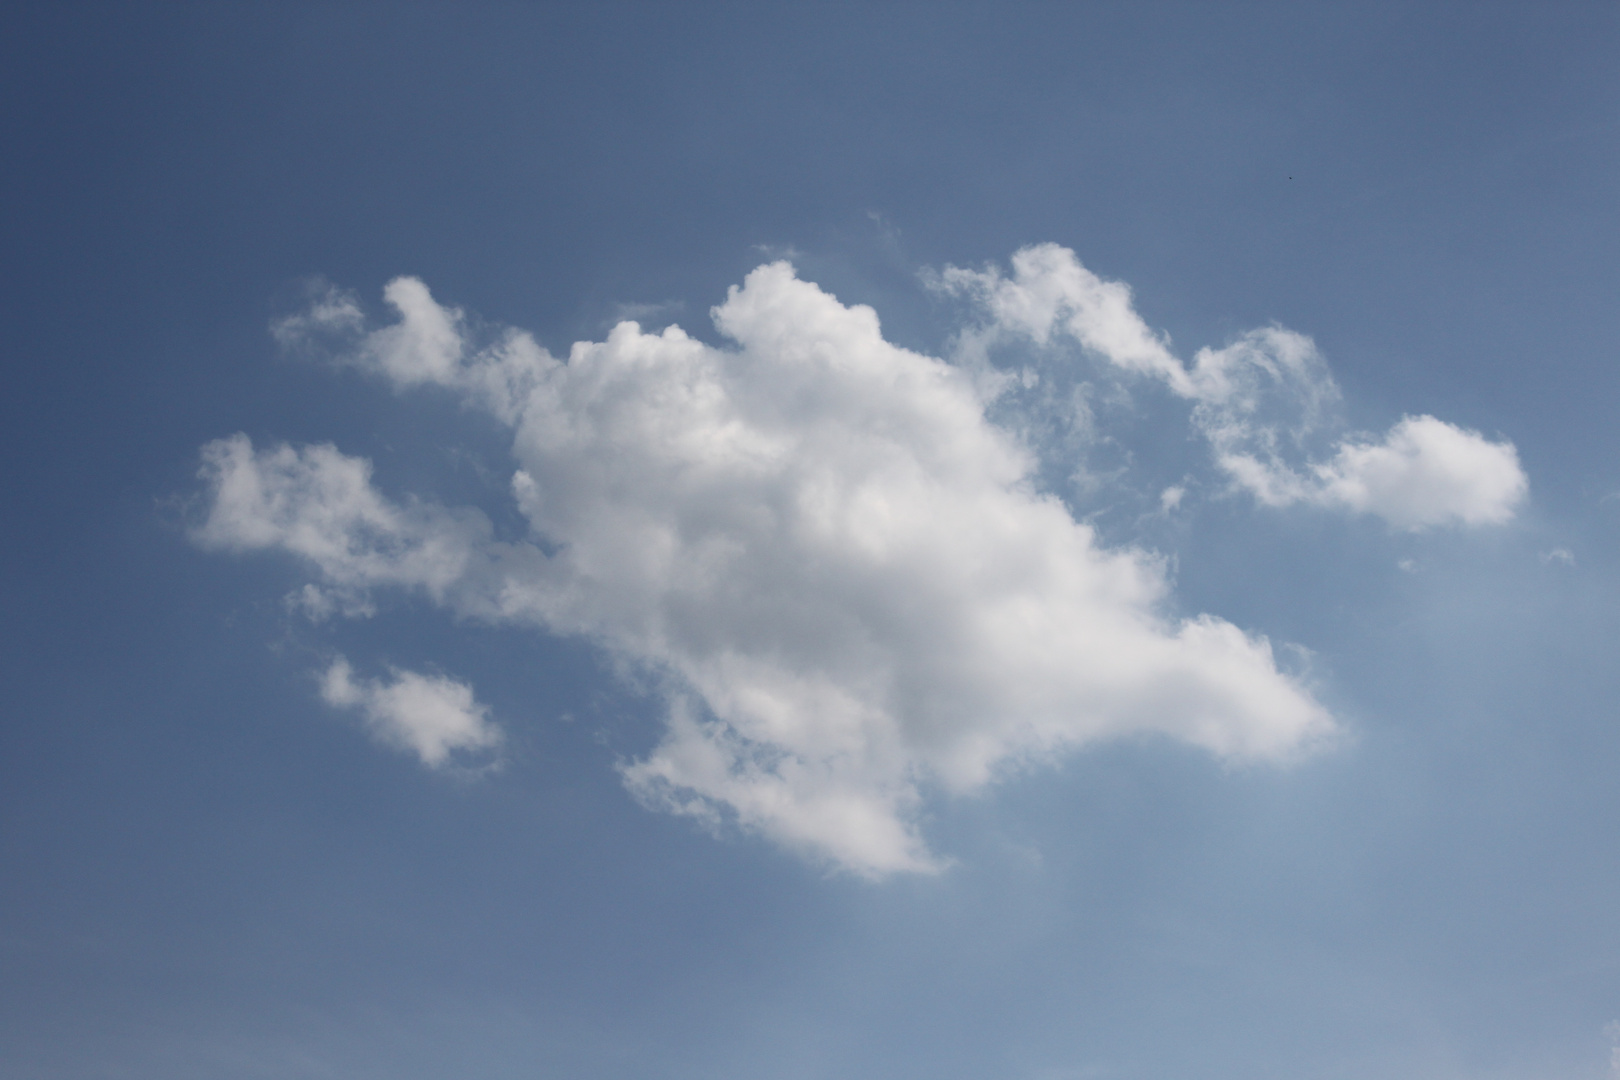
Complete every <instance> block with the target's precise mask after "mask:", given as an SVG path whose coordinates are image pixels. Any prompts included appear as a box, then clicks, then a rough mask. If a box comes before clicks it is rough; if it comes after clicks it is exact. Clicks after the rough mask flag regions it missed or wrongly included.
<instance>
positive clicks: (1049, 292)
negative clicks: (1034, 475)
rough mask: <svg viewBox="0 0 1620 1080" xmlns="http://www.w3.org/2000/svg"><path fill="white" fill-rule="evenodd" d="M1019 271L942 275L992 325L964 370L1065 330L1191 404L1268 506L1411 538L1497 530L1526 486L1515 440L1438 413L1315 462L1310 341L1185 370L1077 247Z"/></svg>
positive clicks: (1349, 440)
mask: <svg viewBox="0 0 1620 1080" xmlns="http://www.w3.org/2000/svg"><path fill="white" fill-rule="evenodd" d="M1012 268H1013V274H1012V276H1011V277H1010V278H1008V277H1006V276H1004V275H1003V274H1002V273H1001V271H1000V270H999V269H998V268H996V267H993V266H992V267H988V268H986V269H985V270H982V271H980V270H964V269H961V268H959V267H948V268H946V270H945V271H944V272H943V273H942V274H941V275H939V278H938V282H937V283H938V286H939V287H940V288H942V289H943V290H945V291H947V292H952V293H957V294H962V295H967V296H969V297H971V298H973V299H974V300H975V301H976V302H977V303H978V305H979V306H980V307H981V309H982V310H983V312H984V313H985V315H986V316H987V320H988V321H986V322H985V323H983V324H981V325H979V326H977V327H974V328H972V329H970V330H968V331H966V332H964V334H963V335H962V337H961V339H960V343H959V344H960V350H961V352H962V354H963V358H964V359H965V360H966V361H967V362H968V363H970V364H972V365H974V366H976V367H982V366H983V365H984V364H986V363H987V359H986V358H987V356H988V351H989V349H990V348H991V347H993V346H994V345H995V344H997V343H998V342H1001V341H1005V340H1007V339H1009V338H1019V337H1022V338H1028V339H1032V340H1034V341H1035V342H1037V343H1040V344H1045V343H1047V342H1048V341H1050V340H1051V338H1052V337H1053V335H1054V334H1058V333H1062V334H1067V335H1068V336H1069V337H1072V338H1073V339H1074V340H1075V341H1077V342H1079V344H1080V345H1082V346H1083V347H1084V348H1085V349H1086V350H1088V351H1089V352H1090V353H1091V354H1093V355H1095V356H1098V357H1100V358H1102V359H1103V360H1105V361H1106V362H1107V363H1109V364H1110V365H1112V366H1113V367H1115V368H1118V369H1120V370H1121V371H1124V372H1130V373H1133V374H1137V375H1147V376H1151V377H1153V378H1156V379H1158V380H1159V381H1161V382H1162V383H1163V384H1164V385H1165V386H1167V387H1168V388H1169V389H1170V390H1171V391H1172V392H1173V393H1175V394H1176V395H1178V396H1180V397H1182V398H1184V399H1187V400H1189V401H1191V402H1192V403H1193V411H1192V423H1193V427H1194V428H1195V429H1196V430H1197V431H1199V432H1200V433H1201V434H1202V435H1203V436H1204V437H1205V438H1206V439H1207V440H1208V441H1209V444H1210V447H1211V449H1212V451H1213V452H1214V456H1215V461H1216V463H1217V464H1218V465H1219V466H1220V468H1221V469H1222V470H1223V471H1225V472H1226V473H1227V475H1228V476H1229V477H1230V478H1231V480H1232V481H1233V482H1234V483H1235V484H1236V485H1237V486H1238V487H1240V488H1242V489H1245V490H1247V491H1248V492H1250V493H1251V494H1252V495H1253V496H1254V497H1255V498H1256V499H1257V500H1258V501H1260V502H1261V503H1263V504H1265V505H1268V506H1286V505H1289V504H1292V503H1306V504H1311V505H1316V506H1321V507H1327V508H1333V509H1340V510H1347V511H1350V512H1353V513H1368V514H1374V515H1377V516H1378V517H1381V518H1383V519H1384V520H1385V521H1387V522H1389V523H1390V524H1391V525H1392V526H1394V527H1395V528H1398V529H1407V530H1414V531H1415V530H1421V529H1426V528H1429V527H1432V526H1437V525H1498V524H1501V523H1503V522H1506V521H1508V520H1510V519H1511V518H1512V517H1513V515H1514V513H1515V510H1516V509H1517V507H1518V505H1519V503H1520V502H1522V501H1523V498H1524V496H1525V493H1526V491H1527V490H1528V486H1529V485H1528V481H1527V479H1526V477H1525V475H1524V471H1523V470H1522V469H1521V468H1520V466H1519V460H1518V453H1517V451H1516V450H1515V448H1514V447H1513V444H1512V443H1509V442H1491V441H1489V440H1487V439H1486V438H1485V437H1484V436H1482V435H1480V434H1479V433H1478V432H1474V431H1468V430H1466V429H1464V428H1461V427H1457V426H1456V425H1454V424H1449V423H1447V422H1445V421H1443V420H1437V419H1435V418H1434V417H1432V416H1415V417H1414V416H1408V417H1405V418H1403V419H1402V420H1401V421H1400V422H1399V423H1397V424H1396V425H1395V426H1394V427H1393V428H1391V429H1390V430H1389V431H1388V432H1387V433H1386V434H1385V435H1383V436H1382V437H1369V436H1351V437H1344V438H1341V439H1340V440H1339V441H1338V442H1337V444H1336V445H1334V446H1333V447H1332V449H1331V451H1330V453H1329V454H1328V455H1327V456H1326V458H1325V460H1317V461H1314V462H1313V461H1310V460H1309V455H1308V449H1309V448H1310V445H1311V443H1312V442H1313V441H1315V440H1316V439H1319V438H1320V433H1321V432H1322V430H1323V429H1324V428H1325V427H1326V426H1327V425H1328V423H1329V422H1330V421H1331V419H1332V415H1333V410H1334V406H1335V404H1336V403H1337V401H1338V398H1339V390H1338V387H1337V386H1336V385H1335V384H1334V382H1333V377H1332V375H1331V374H1330V373H1329V371H1328V368H1327V364H1326V362H1325V361H1323V359H1322V357H1321V355H1320V354H1319V353H1318V351H1317V349H1316V345H1315V343H1314V342H1313V341H1311V339H1310V338H1308V337H1306V336H1304V335H1303V334H1297V333H1295V332H1293V331H1291V330H1287V329H1284V328H1282V327H1278V326H1272V327H1266V328H1263V329H1259V330H1252V331H1250V332H1248V333H1247V334H1244V335H1243V336H1242V337H1240V338H1238V339H1237V340H1236V341H1234V342H1233V343H1232V344H1230V345H1227V346H1226V347H1225V348H1222V349H1208V348H1205V349H1200V350H1199V351H1198V353H1197V354H1196V355H1195V356H1194V358H1193V363H1192V365H1191V367H1187V366H1184V365H1183V364H1182V362H1181V361H1180V360H1178V359H1176V357H1175V356H1174V355H1173V354H1172V353H1171V352H1170V349H1169V341H1168V338H1166V337H1165V336H1164V335H1162V334H1156V333H1154V332H1153V331H1152V330H1150V329H1149V328H1148V326H1147V324H1146V323H1145V322H1143V321H1142V319H1141V317H1140V316H1139V315H1137V313H1136V311H1135V310H1134V309H1133V308H1132V306H1131V294H1130V290H1129V288H1128V287H1126V286H1125V285H1124V284H1122V283H1120V282H1111V281H1105V280H1103V279H1102V278H1099V277H1098V276H1097V275H1095V274H1093V273H1092V272H1091V271H1089V270H1087V269H1086V268H1085V267H1084V266H1082V265H1081V264H1080V260H1079V259H1078V258H1076V256H1075V254H1074V252H1072V251H1070V250H1069V249H1067V248H1063V247H1059V246H1058V245H1056V244H1041V245H1037V246H1034V247H1029V248H1025V249H1023V250H1021V251H1019V252H1018V253H1017V254H1015V255H1014V256H1013V258H1012ZM988 385H991V386H998V387H999V386H1004V385H1006V384H1005V382H1003V383H1000V384H997V383H994V382H990V383H988Z"/></svg>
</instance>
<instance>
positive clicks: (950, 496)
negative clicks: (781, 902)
mask: <svg viewBox="0 0 1620 1080" xmlns="http://www.w3.org/2000/svg"><path fill="white" fill-rule="evenodd" d="M402 282H405V284H402ZM385 295H386V297H387V298H388V300H389V302H390V303H391V304H392V305H393V306H394V307H395V309H396V310H397V311H398V312H399V313H400V320H399V321H398V322H396V323H395V324H393V325H392V326H389V327H386V328H384V329H382V330H378V331H374V332H372V333H370V334H363V333H360V332H358V331H357V332H356V336H355V337H354V340H352V342H351V343H350V353H349V355H350V358H351V360H352V362H356V363H361V364H363V365H365V366H367V367H369V368H370V369H372V370H374V371H375V372H377V373H378V374H379V375H381V376H383V377H385V378H388V379H390V380H392V381H393V382H395V383H396V385H399V386H401V387H405V386H411V385H417V384H420V383H423V382H429V383H436V384H438V385H440V386H443V387H446V388H449V389H451V390H453V391H455V392H457V393H459V394H461V395H463V396H464V397H465V398H466V400H468V401H470V402H473V403H475V404H478V405H481V406H482V407H484V408H487V409H488V410H489V411H490V412H491V413H493V414H494V415H496V416H498V417H500V418H502V419H503V420H505V421H506V422H507V423H509V424H510V425H511V427H512V429H513V433H514V443H513V453H514V456H515V458H516V460H517V464H518V466H519V468H518V469H517V470H516V471H515V472H514V475H513V480H512V491H513V496H514V499H515V500H516V503H517V505H518V507H519V508H520V510H521V511H522V513H523V514H524V516H525V517H526V518H527V520H528V523H529V526H530V529H531V534H532V535H531V536H530V537H528V538H525V539H524V540H522V541H518V542H514V543H502V542H497V541H495V540H494V539H493V538H492V532H491V529H490V526H489V523H488V521H487V520H485V519H484V518H483V517H482V515H480V514H477V513H476V512H473V511H465V510H451V509H446V508H443V507H439V506H436V505H433V504H430V503H427V502H425V501H421V500H413V499H407V500H404V501H402V502H401V501H394V500H390V499H388V498H386V497H385V496H383V495H382V494H381V493H379V492H378V491H377V490H376V489H375V488H374V487H373V486H372V484H371V483H370V479H369V476H370V473H369V466H368V465H367V463H366V462H364V461H362V460H360V459H357V458H352V457H347V456H345V455H343V454H341V453H340V452H339V451H337V450H335V449H334V448H332V447H329V446H314V447H303V448H293V447H286V446H278V447H271V448H268V449H255V448H254V447H253V446H252V444H251V443H250V442H249V441H248V440H247V438H246V437H245V436H240V435H238V436H233V437H232V438H229V439H223V440H220V441H218V442H215V443H211V444H209V445H208V446H207V447H205V448H204V450H203V459H204V464H203V470H202V475H203V478H204V481H205V483H206V484H207V485H208V490H209V496H210V503H209V511H208V515H207V518H206V520H205V521H204V522H203V523H202V524H201V525H200V526H199V528H198V531H197V537H198V539H199V541H200V542H202V543H204V544H206V545H210V546H213V547H218V548H227V549H234V550H247V549H273V550H279V551H284V552H288V553H291V554H293V555H296V556H298V557H300V558H301V559H302V560H303V562H304V564H305V565H306V566H308V567H309V568H310V569H311V570H312V571H313V572H314V574H315V576H316V578H317V582H316V584H318V585H319V586H320V587H321V588H325V589H335V590H338V591H339V592H341V593H343V594H344V595H348V596H355V595H361V594H363V593H364V592H365V591H366V590H369V589H372V588H376V587H390V586H392V587H402V588H406V589H412V590H416V591H419V592H421V593H423V594H426V595H428V596H430V597H432V598H433V599H434V600H436V601H437V602H439V603H441V604H444V605H445V606H447V607H449V608H451V609H453V610H455V611H457V612H459V613H462V614H465V615H470V616H473V617H476V618H483V619H488V620H492V621H506V622H518V623H527V624H532V625H536V626H539V627H542V628H544V629H545V630H547V631H549V632H553V633H559V634H570V635H580V636H583V637H585V638H588V639H590V640H592V641H594V642H597V643H598V644H600V645H601V646H602V647H604V648H605V649H607V650H610V651H611V652H612V653H613V654H614V655H615V656H617V657H619V658H621V659H622V660H625V661H628V662H629V663H631V664H633V665H635V666H637V667H639V668H640V669H641V670H643V671H645V672H649V673H652V674H653V675H655V676H656V677H657V678H658V679H659V680H661V683H660V684H661V685H662V686H663V688H664V693H665V695H666V697H667V700H668V720H667V727H666V730H665V732H664V735H663V738H662V740H661V741H660V742H659V744H658V745H657V746H656V747H654V748H653V749H652V750H651V751H650V752H649V753H648V754H647V755H646V756H645V757H644V758H642V759H640V760H637V761H634V762H630V763H627V764H626V765H625V766H624V767H623V770H622V771H623V775H624V779H625V781H626V783H627V784H628V785H629V786H630V788H631V789H632V790H633V791H634V792H635V793H636V794H637V795H638V796H640V797H641V798H642V799H643V800H645V801H646V802H647V803H649V804H650V805H654V806H658V807H662V808H665V809H668V810H671V811H674V812H677V813H682V814H688V815H692V816H694V817H698V818H701V819H704V820H708V821H715V822H719V821H730V822H734V823H736V824H738V825H740V826H742V827H743V828H745V829H749V830H753V831H756V832H759V833H761V834H763V835H765V836H767V837H769V838H771V839H773V840H775V841H777V842H779V843H781V844H784V845H786V846H788V847H790V848H793V849H795V850H798V851H801V852H804V853H807V854H809V855H811V856H812V857H814V858H817V859H820V860H824V861H827V862H830V863H831V864H833V865H836V866H840V867H843V868H845V869H848V870H851V871H854V872H856V873H860V874H866V875H881V874H884V873H888V872H893V871H930V870H934V869H937V868H938V867H940V866H941V865H943V863H942V860H941V859H940V858H939V857H938V856H937V855H936V854H935V853H933V852H932V851H931V850H930V849H929V847H928V845H927V844H926V843H925V842H924V840H923V838H922V836H921V834H920V832H919V830H918V826H917V815H918V810H919V808H920V806H921V801H922V793H923V791H924V790H925V788H927V787H936V786H937V787H938V788H941V789H943V790H945V791H948V792H956V793H966V792H972V791H977V790H981V789H982V788H984V787H985V786H986V785H988V784H990V783H992V782H993V781H995V780H996V779H997V778H999V777H1001V776H1004V775H1005V774H1007V773H1008V772H1009V771H1013V770H1016V769H1018V768H1020V767H1027V766H1030V765H1035V764H1040V763H1045V762H1050V761H1052V760H1054V759H1055V758H1056V756H1058V755H1060V754H1062V753H1064V752H1066V751H1068V750H1071V749H1073V748H1075V747H1078V746H1082V745H1086V744H1088V743H1092V742H1095V741H1097V740H1101V739H1111V738H1122V737H1138V736H1144V735H1151V736H1160V737H1168V738H1171V739H1176V740H1180V741H1183V742H1186V743H1190V744H1192V745H1194V746H1198V747H1202V748H1204V749H1206V750H1208V751H1209V752H1211V753H1213V754H1215V755H1217V756H1219V757H1220V758H1222V759H1226V760H1232V761H1286V760H1289V759H1291V758H1292V757H1294V756H1296V755H1297V754H1299V753H1301V752H1304V751H1306V750H1308V749H1310V748H1311V747H1313V746H1315V745H1317V744H1318V743H1319V742H1320V741H1321V740H1323V739H1325V738H1327V737H1329V736H1331V735H1332V734H1333V732H1334V730H1335V725H1334V722H1333V720H1332V718H1331V717H1330V716H1329V714H1328V712H1327V711H1326V710H1325V709H1324V708H1323V707H1322V706H1321V704H1319V703H1318V702H1317V701H1316V700H1315V698H1314V697H1313V696H1312V694H1311V693H1310V691H1309V690H1308V688H1307V687H1306V686H1304V685H1303V684H1302V683H1301V681H1300V680H1299V679H1298V678H1296V677H1293V676H1290V675H1289V674H1286V673H1285V672H1283V671H1281V670H1279V668H1278V665H1277V663H1276V660H1275V657H1274V655H1273V651H1272V647H1271V645H1270V643H1269V642H1268V641H1267V639H1266V638H1264V637H1263V636H1259V635H1254V634H1248V633H1245V632H1244V631H1242V630H1240V629H1239V628H1238V627H1236V626H1233V625H1232V624H1231V623H1229V622H1226V621H1224V620H1221V619H1219V618H1216V617H1213V616H1210V615H1198V616H1194V617H1190V618H1182V617H1178V616H1177V615H1176V614H1175V613H1174V605H1173V603H1172V597H1171V595H1170V589H1169V585H1168V582H1167V579H1166V575H1165V569H1164V566H1163V564H1162V562H1161V560H1159V559H1158V558H1156V557H1155V556H1153V555H1151V554H1149V553H1147V552H1144V551H1140V550H1136V549H1133V548H1112V549H1111V548H1108V547H1105V546H1103V545H1102V544H1101V543H1100V542H1099V540H1098V538H1097V536H1096V535H1095V533H1094V532H1093V530H1092V529H1091V528H1090V527H1089V526H1088V525H1086V524H1084V523H1082V522H1079V521H1076V520H1075V518H1074V517H1073V516H1072V515H1071V513H1070V512H1069V510H1068V509H1067V508H1066V507H1065V506H1064V505H1063V504H1062V503H1061V502H1060V501H1059V500H1057V499H1056V498H1054V497H1051V496H1047V495H1043V494H1041V493H1040V492H1039V491H1038V490H1037V489H1036V487H1035V485H1034V484H1033V483H1032V481H1031V476H1032V471H1033V469H1034V468H1035V464H1036V461H1035V458H1034V456H1033V454H1032V453H1031V452H1030V450H1029V449H1028V447H1027V446H1025V445H1024V444H1023V443H1022V442H1020V441H1019V440H1018V439H1016V438H1015V437H1014V436H1012V435H1011V434H1009V433H1008V432H1007V431H1005V430H1003V429H1002V428H1000V427H998V426H996V425H995V424H993V423H991V422H990V421H989V420H988V419H987V417H986V413H985V400H984V398H983V397H982V396H981V395H980V393H979V391H978V390H977V389H976V385H975V382H974V380H973V379H972V377H971V376H970V374H969V373H967V372H965V371H964V370H962V369H961V368H959V367H955V366H953V365H950V364H947V363H945V362H943V361H941V360H939V359H935V358H932V357H929V356H925V355H921V354H919V353H916V352H911V351H908V350H906V349H903V348H899V347H897V346H895V345H893V344H891V343H889V342H888V341H886V340H884V338H883V336H882V333H881V330H880V326H879V322H878V318H877V315H876V314H875V313H874V312H873V311H872V310H871V309H870V308H867V307H863V306H858V305H857V306H846V305H844V304H841V303H840V302H839V301H838V300H837V299H836V298H834V297H833V296H831V295H829V294H828V293H826V292H824V291H822V290H821V289H820V288H818V287H817V286H816V285H814V284H811V283H808V282H804V281H801V280H799V279H798V278H797V277H796V276H795V274H794V271H793V268H792V267H791V266H790V265H788V264H786V263H773V264H770V265H766V266H762V267H760V268H758V269H756V270H755V271H753V272H752V273H751V274H749V275H748V277H747V280H746V281H745V282H744V284H743V285H742V286H741V287H733V288H732V289H731V290H730V292H729V294H728V296H727V299H726V301H725V303H723V304H721V305H720V306H718V307H716V308H715V309H714V310H713V317H714V321H715V325H716V326H717V328H718V329H719V330H720V332H721V333H722V334H724V335H725V336H726V337H727V338H728V339H729V340H730V341H731V342H733V343H734V344H733V345H732V346H731V347H727V348H713V347H710V346H707V345H705V344H703V343H702V342H699V341H697V340H695V339H693V338H691V337H689V336H688V335H686V334H685V333H684V332H683V331H682V330H681V329H680V328H678V327H670V328H668V329H665V330H663V331H662V332H660V333H658V334H647V333H643V332H642V331H641V328H640V327H639V326H637V325H636V324H635V323H630V322H626V323H621V324H620V325H618V326H617V327H615V328H614V329H613V330H612V332H611V333H610V334H609V335H608V336H607V339H606V340H605V341H601V342H580V343H577V344H575V345H574V347H573V349H572V351H571V352H570V354H569V356H568V358H567V360H566V362H564V361H561V360H559V359H556V358H554V357H552V356H551V355H550V354H549V353H547V352H546V351H545V350H544V349H542V348H540V347H539V346H538V345H537V344H535V342H534V341H533V339H532V338H530V337H529V336H528V335H526V334H523V333H520V332H516V331H507V332H503V333H500V334H497V335H495V337H494V339H493V340H492V341H490V342H488V343H485V344H480V343H478V342H475V341H473V340H472V339H471V337H470V335H469V333H468V331H467V330H466V325H467V323H466V320H464V319H463V318H462V317H461V316H460V313H459V312H456V311H454V310H453V309H448V308H438V311H437V312H435V310H434V308H437V307H438V305H437V304H436V302H435V301H433V300H432V298H431V296H430V294H429V293H428V291H427V289H426V287H425V286H423V285H421V283H419V282H415V281H412V280H411V279H401V281H396V282H394V283H391V284H390V286H389V288H388V290H387V292H386V294H385ZM1111 295H1112V294H1109V293H1108V292H1107V290H1104V295H1103V298H1102V300H1101V301H1099V305H1100V310H1103V311H1104V313H1105V314H1106V315H1107V317H1108V318H1117V317H1118V313H1119V311H1120V310H1121V309H1120V307H1119V305H1118V304H1116V303H1114V302H1113V300H1112V299H1110V297H1111ZM1109 340H1112V339H1109ZM424 358H426V359H424ZM342 685H347V684H342Z"/></svg>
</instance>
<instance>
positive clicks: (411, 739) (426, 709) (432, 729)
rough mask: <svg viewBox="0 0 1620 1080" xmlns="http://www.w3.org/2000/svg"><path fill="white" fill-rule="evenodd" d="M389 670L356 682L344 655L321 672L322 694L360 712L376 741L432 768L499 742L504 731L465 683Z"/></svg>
mask: <svg viewBox="0 0 1620 1080" xmlns="http://www.w3.org/2000/svg"><path fill="white" fill-rule="evenodd" d="M389 673H390V675H391V676H392V677H391V678H390V679H389V680H387V681H382V680H376V679H359V680H357V679H356V678H355V677H354V671H353V669H352V668H350V666H349V662H348V661H347V660H345V659H344V658H343V657H341V656H340V657H338V658H337V659H336V660H334V661H332V665H331V666H330V667H329V668H327V669H326V672H325V673H324V674H323V675H322V676H321V698H322V700H324V701H325V702H326V703H327V704H328V705H333V706H336V707H339V708H345V709H357V710H359V712H360V714H361V715H362V716H363V717H365V721H366V727H367V728H368V729H369V730H370V732H371V734H372V736H373V737H374V738H375V739H376V740H377V741H378V742H381V743H383V744H384V745H386V746H392V747H394V748H396V749H399V750H408V751H410V752H411V753H414V754H415V755H416V756H417V757H419V758H421V760H422V764H424V765H426V766H428V767H429V768H434V769H437V768H442V767H444V766H446V765H448V764H450V762H451V756H452V755H453V754H455V753H457V752H458V751H459V752H476V751H480V750H494V749H495V748H497V747H499V746H500V745H501V742H502V738H503V736H502V732H501V729H500V728H499V727H497V726H496V725H495V724H493V723H491V722H490V720H489V709H488V708H487V707H486V706H484V705H480V704H479V703H478V702H477V701H476V700H474V698H473V691H472V687H470V686H468V685H467V684H466V683H462V682H457V681H456V680H455V679H450V678H445V677H443V676H434V675H419V674H417V673H416V672H414V671H403V670H401V669H399V668H390V669H389Z"/></svg>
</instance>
